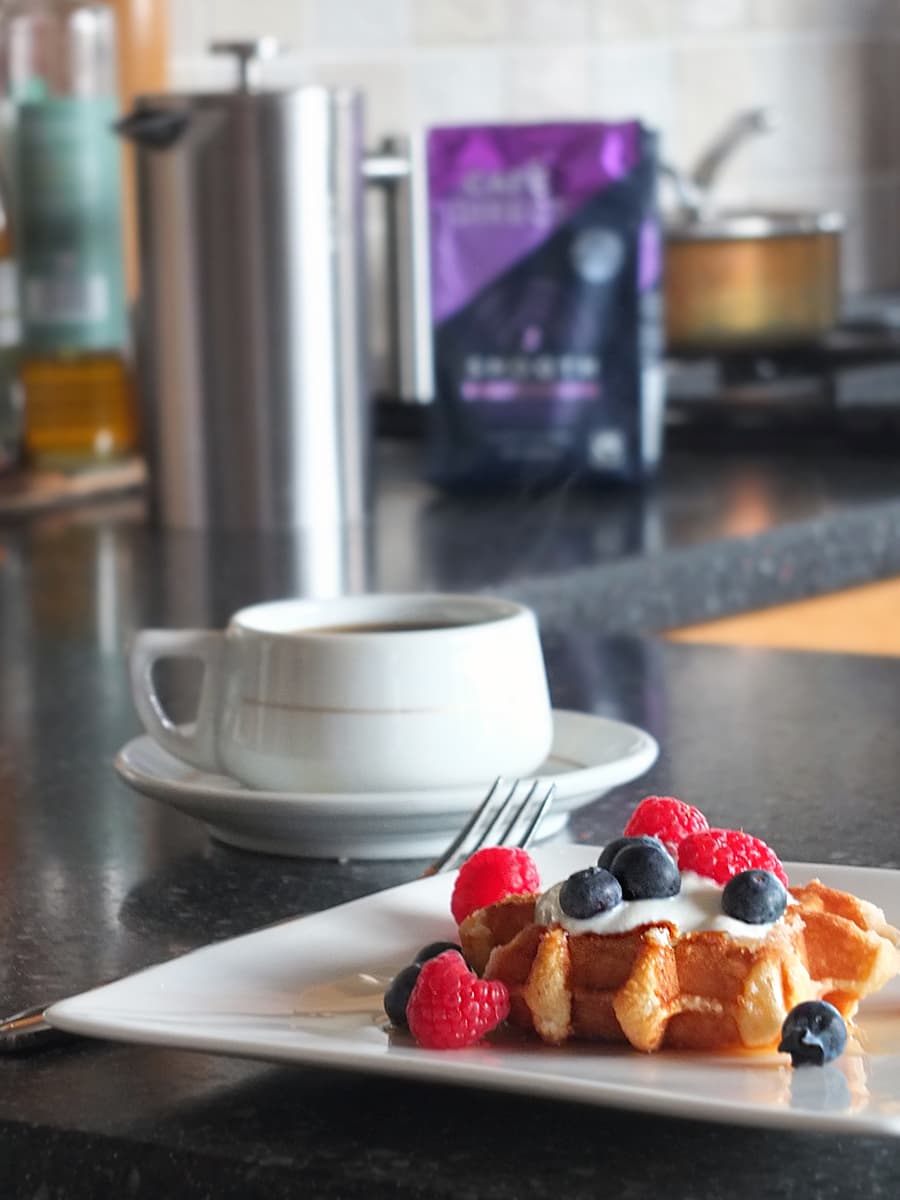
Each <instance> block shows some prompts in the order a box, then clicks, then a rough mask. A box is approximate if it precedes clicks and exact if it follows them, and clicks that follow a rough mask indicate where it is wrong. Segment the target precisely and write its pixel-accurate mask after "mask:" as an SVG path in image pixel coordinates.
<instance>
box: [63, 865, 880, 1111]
mask: <svg viewBox="0 0 900 1200" xmlns="http://www.w3.org/2000/svg"><path fill="white" fill-rule="evenodd" d="M597 853H598V851H597V849H596V848H592V847H586V846H574V845H563V846H559V845H557V846H548V847H544V848H541V849H538V850H536V851H534V852H533V854H534V858H535V859H536V861H537V863H538V866H539V868H540V871H541V876H542V879H543V881H544V884H545V885H549V884H550V883H552V882H554V881H555V880H557V879H561V878H564V877H565V876H566V875H567V874H568V873H569V872H570V871H572V870H575V869H577V868H578V867H581V866H585V865H587V864H588V863H590V862H594V861H596V855H597ZM786 868H787V870H788V873H789V875H790V878H791V881H792V882H793V883H802V882H805V881H806V880H807V879H811V878H813V877H815V876H818V877H819V878H820V879H822V880H823V882H825V883H827V884H829V885H831V886H834V887H838V888H843V889H845V890H848V891H853V892H855V893H857V894H858V895H860V896H864V897H866V898H867V899H869V900H872V901H873V902H874V903H875V904H878V905H879V906H881V907H882V908H884V910H885V912H886V914H887V917H888V919H889V920H890V921H892V923H894V924H897V923H898V922H900V872H896V871H881V870H871V869H867V868H863V867H842V866H841V867H836V866H815V865H811V864H791V863H788V864H786ZM454 878H455V876H454V875H452V874H451V875H438V876H434V877H432V878H430V879H423V880H418V881H416V882H413V883H409V884H404V885H403V886H401V887H397V888H392V889H391V890H389V891H386V892H381V893H379V894H377V895H374V896H370V897H366V898H364V899H362V900H355V901H353V902H352V903H349V904H344V905H341V906H339V907H338V908H333V909H328V910H326V911H325V912H321V913H316V914H314V915H311V916H307V917H302V918H299V919H297V920H294V921H288V922H284V923H281V924H279V925H275V926H272V927H270V928H268V929H264V930H261V931H260V932H258V933H252V934H248V935H246V936H244V937H240V938H235V939H233V940H230V941H226V942H220V943H218V944H215V945H212V946H208V947H206V948H204V949H202V950H196V951H194V952H193V953H191V954H187V955H185V956H184V957H182V958H178V959H175V960H174V961H172V962H169V963H165V964H162V965H160V966H157V967H151V968H149V969H148V970H146V971H142V972H140V973H139V974H136V975H132V976H129V977H128V978H127V979H122V980H120V981H118V982H116V983H112V984H109V985H107V986H105V987H102V988H98V989H96V990H94V991H91V992H85V993H83V994H82V995H80V996H75V997H73V998H71V999H69V1000H64V1001H62V1002H60V1003H59V1004H56V1005H54V1006H53V1007H52V1008H51V1009H50V1010H49V1012H48V1014H47V1019H48V1020H49V1022H50V1023H51V1024H52V1025H56V1026H58V1027H60V1028H63V1029H67V1030H70V1031H71V1032H74V1033H80V1034H84V1035H87V1036H92V1037H101V1038H112V1039H116V1040H120V1041H131V1042H144V1043H150V1044H156V1045H164V1046H178V1047H182V1048H184V1049H192V1050H204V1051H210V1052H214V1053H221V1054H235V1055H244V1056H249V1057H253V1058H261V1059H269V1060H273V1061H279V1062H302V1063H311V1064H320V1065H322V1066H326V1067H336V1068H342V1067H346V1068H352V1069H354V1070H362V1071H373V1072H378V1073H381V1074H388V1075H400V1076H403V1075H405V1076H411V1077H414V1078H416V1079H423V1080H429V1081H431V1082H434V1083H443V1084H463V1085H467V1086H470V1087H483V1088H498V1089H506V1090H510V1091H516V1092H525V1093H530V1094H533V1095H536V1096H552V1097H559V1098H563V1099H567V1100H577V1101H582V1102H584V1103H591V1104H603V1105H612V1106H615V1107H619V1108H628V1109H637V1110H644V1111H647V1112H654V1113H662V1114H666V1115H671V1116H679V1117H684V1116H691V1117H700V1118H703V1119H706V1120H712V1121H724V1122H731V1123H745V1124H752V1125H770V1126H778V1127H781V1128H805V1129H821V1130H833V1131H837V1130H845V1131H855V1132H860V1133H863V1132H865V1133H887V1134H898V1133H900V981H898V980H894V981H893V983H892V984H890V985H889V986H888V987H887V988H885V989H884V991H883V992H881V993H879V994H878V995H877V996H874V997H871V998H870V999H869V1000H867V1001H866V1002H865V1003H864V1004H863V1006H862V1008H861V1012H860V1016H859V1020H858V1032H857V1035H855V1036H854V1037H853V1039H852V1040H851V1044H850V1045H849V1046H848V1049H847V1051H846V1052H845V1054H844V1055H842V1057H841V1058H840V1059H839V1060H838V1061H837V1062H835V1063H832V1064H829V1065H828V1066H826V1067H824V1068H815V1067H806V1068H802V1069H798V1070H793V1069H792V1068H791V1067H790V1065H789V1060H788V1059H787V1057H786V1056H784V1055H778V1054H774V1053H772V1054H760V1055H724V1054H719V1055H705V1056H704V1055H688V1054H683V1053H675V1052H671V1051H666V1052H663V1053H660V1054H657V1055H642V1054H639V1053H637V1052H635V1051H631V1050H628V1049H619V1048H618V1047H616V1048H606V1047H601V1046H595V1045H591V1044H584V1043H582V1044H580V1045H577V1046H573V1045H570V1046H567V1047H563V1048H561V1049H555V1048H552V1047H548V1046H542V1045H538V1044H533V1043H531V1042H526V1041H524V1040H520V1039H518V1038H506V1039H500V1040H499V1041H498V1042H496V1043H493V1044H490V1043H483V1044H482V1045H480V1046H478V1047H474V1048H472V1049H469V1050H463V1051H445V1052H438V1051H427V1050H422V1049H419V1048H418V1047H416V1046H415V1045H413V1044H412V1043H411V1041H410V1040H409V1038H408V1037H407V1036H405V1035H393V1034H392V1033H391V1031H390V1030H389V1028H388V1026H387V1021H386V1018H385V1016H384V1013H383V1010H382V1007H381V996H382V993H383V990H384V987H385V985H386V982H387V980H388V979H389V978H390V976H391V975H392V974H393V973H394V972H395V971H397V970H398V969H399V968H400V967H402V966H403V965H405V964H406V963H407V962H408V961H409V960H410V959H411V958H412V957H413V955H414V954H415V952H416V951H417V950H418V949H419V948H420V947H421V946H423V945H424V944H425V943H427V942H430V941H433V940H435V939H438V938H448V939H453V938H454V937H455V926H454V924H453V921H452V919H451V917H450V915H449V896H450V891H451V888H452V884H453V880H454Z"/></svg>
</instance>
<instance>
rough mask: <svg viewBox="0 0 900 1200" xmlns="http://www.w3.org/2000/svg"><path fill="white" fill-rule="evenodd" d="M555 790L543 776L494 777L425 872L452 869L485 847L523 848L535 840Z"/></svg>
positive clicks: (439, 871) (430, 872)
mask: <svg viewBox="0 0 900 1200" xmlns="http://www.w3.org/2000/svg"><path fill="white" fill-rule="evenodd" d="M555 790H556V785H555V784H553V783H548V782H547V780H546V779H543V780H542V779H525V780H522V779H516V780H514V781H513V782H512V783H511V784H510V783H509V782H507V781H505V780H504V779H503V778H502V777H501V778H499V779H495V780H494V783H493V786H492V787H491V789H490V791H489V792H488V794H487V795H486V796H485V798H484V799H483V800H482V802H481V804H479V806H478V807H477V808H476V809H475V811H474V812H473V813H472V815H471V817H469V819H468V821H466V823H465V825H463V827H462V829H461V830H460V831H459V833H458V834H457V835H456V837H455V838H454V839H453V841H452V842H451V843H450V845H449V846H448V847H447V849H446V850H445V851H444V853H443V854H442V855H441V857H440V858H439V859H437V860H436V861H435V862H433V863H432V864H431V866H430V867H429V868H428V870H427V871H426V872H425V874H426V875H439V874H440V873H441V872H442V871H452V870H453V869H454V868H455V867H458V866H460V864H461V863H463V862H465V860H466V859H467V858H469V856H470V855H472V854H474V853H475V851H476V850H481V849H482V848H483V847H484V846H518V847H520V848H521V849H524V848H525V847H526V846H528V845H530V844H531V842H532V841H533V840H534V838H535V836H536V834H537V831H538V828H539V826H540V824H541V821H542V820H543V817H544V813H545V812H546V811H547V809H548V807H549V805H550V802H551V800H552V799H553V793H554V791H555Z"/></svg>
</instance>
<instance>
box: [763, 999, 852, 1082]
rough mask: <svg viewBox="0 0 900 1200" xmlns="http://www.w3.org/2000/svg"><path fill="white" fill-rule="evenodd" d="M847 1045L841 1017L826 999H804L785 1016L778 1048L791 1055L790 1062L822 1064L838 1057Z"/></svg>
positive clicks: (795, 1063) (801, 1064) (796, 1064)
mask: <svg viewBox="0 0 900 1200" xmlns="http://www.w3.org/2000/svg"><path fill="white" fill-rule="evenodd" d="M846 1045H847V1026H846V1025H845V1024H844V1018H843V1017H842V1016H841V1014H840V1013H839V1012H838V1010H837V1009H836V1008H835V1007H834V1005H833V1004H828V1003H827V1001H825V1000H806V1001H805V1002H804V1003H803V1004H798V1005H797V1007H796V1008H792V1009H791V1011H790V1012H789V1013H788V1015H787V1016H786V1017H785V1019H784V1024H783V1025H782V1027H781V1042H780V1043H779V1046H778V1049H779V1050H781V1051H782V1052H784V1053H785V1054H789V1055H790V1056H791V1066H793V1067H802V1066H803V1065H804V1064H805V1063H812V1064H813V1065H814V1066H817V1067H822V1066H824V1065H825V1063H827V1062H831V1061H832V1059H835V1058H838V1057H839V1056H840V1055H841V1054H843V1052H844V1047H845V1046H846Z"/></svg>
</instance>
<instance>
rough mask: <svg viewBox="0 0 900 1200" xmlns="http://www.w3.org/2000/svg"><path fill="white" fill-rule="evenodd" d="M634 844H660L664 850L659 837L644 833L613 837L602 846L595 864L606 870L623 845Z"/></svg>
mask: <svg viewBox="0 0 900 1200" xmlns="http://www.w3.org/2000/svg"><path fill="white" fill-rule="evenodd" d="M634 844H638V845H642V846H661V847H662V849H663V850H665V846H663V844H662V842H661V841H660V840H659V838H656V837H650V835H649V834H646V833H642V834H640V835H639V836H638V837H617V838H613V840H612V841H611V842H607V844H606V845H605V846H604V847H603V850H602V851H601V854H600V857H599V858H598V859H597V866H598V867H603V868H604V869H605V870H607V871H608V870H609V868H610V865H611V864H612V860H613V859H614V858H615V857H616V855H617V854H618V853H619V851H620V850H621V849H623V847H625V846H631V845H634Z"/></svg>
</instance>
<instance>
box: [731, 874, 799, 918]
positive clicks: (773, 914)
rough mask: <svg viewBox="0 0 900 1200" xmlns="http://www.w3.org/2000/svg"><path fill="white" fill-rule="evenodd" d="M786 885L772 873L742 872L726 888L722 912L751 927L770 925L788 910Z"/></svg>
mask: <svg viewBox="0 0 900 1200" xmlns="http://www.w3.org/2000/svg"><path fill="white" fill-rule="evenodd" d="M787 901H788V894H787V890H786V888H785V886H784V884H783V883H782V882H781V880H780V879H778V878H777V877H776V876H775V875H773V874H772V872H771V871H761V870H759V869H758V868H753V869H751V870H749V871H740V872H739V873H738V874H737V875H735V876H733V877H732V878H731V879H729V881H728V882H727V883H726V884H725V889H724V891H723V892H722V912H723V913H725V915H726V916H727V917H734V919H735V920H736V921H744V922H746V924H748V925H769V924H771V922H772V921H777V920H778V918H779V917H780V916H781V914H782V913H783V912H784V910H785V908H786V907H787Z"/></svg>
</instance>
